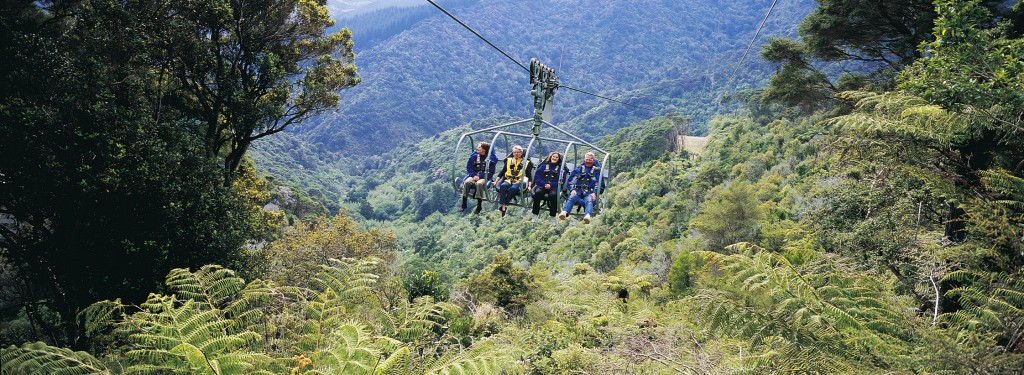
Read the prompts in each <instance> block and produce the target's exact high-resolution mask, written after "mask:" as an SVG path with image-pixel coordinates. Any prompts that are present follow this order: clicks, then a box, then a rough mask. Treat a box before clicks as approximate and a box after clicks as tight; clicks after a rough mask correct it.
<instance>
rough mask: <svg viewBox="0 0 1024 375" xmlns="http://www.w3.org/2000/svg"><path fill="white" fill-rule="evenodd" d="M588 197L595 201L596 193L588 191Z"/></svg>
mask: <svg viewBox="0 0 1024 375" xmlns="http://www.w3.org/2000/svg"><path fill="white" fill-rule="evenodd" d="M590 199H592V200H595V201H596V200H597V194H594V193H590Z"/></svg>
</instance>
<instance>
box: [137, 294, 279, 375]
mask: <svg viewBox="0 0 1024 375" xmlns="http://www.w3.org/2000/svg"><path fill="white" fill-rule="evenodd" d="M202 305H203V304H200V303H197V302H195V301H193V300H186V301H181V300H177V299H176V298H174V297H173V296H160V295H151V296H150V298H149V299H148V300H147V301H146V303H144V304H143V305H142V306H141V307H142V308H143V309H144V310H143V311H140V312H137V313H135V314H132V315H131V316H130V317H129V318H128V319H129V320H130V323H129V324H130V326H131V327H132V329H133V331H134V332H132V333H131V334H130V336H129V339H130V341H131V342H132V343H133V346H134V347H135V349H133V350H130V351H129V352H128V353H127V357H128V359H129V360H130V361H131V363H132V365H131V366H129V367H128V371H129V372H136V371H137V372H139V373H163V372H170V373H202V374H225V373H241V372H260V370H264V369H265V367H266V366H267V365H268V364H269V362H270V358H269V357H267V356H265V355H263V354H261V353H255V352H252V351H251V350H249V349H248V348H249V347H251V345H252V344H253V343H254V342H256V341H257V340H258V339H259V338H260V336H259V335H258V334H256V333H255V332H251V331H243V332H236V333H232V332H231V330H229V328H230V327H231V326H232V324H233V322H232V321H231V320H229V319H226V318H224V317H223V316H222V312H221V311H220V310H217V309H213V308H204V307H203V306H202Z"/></svg>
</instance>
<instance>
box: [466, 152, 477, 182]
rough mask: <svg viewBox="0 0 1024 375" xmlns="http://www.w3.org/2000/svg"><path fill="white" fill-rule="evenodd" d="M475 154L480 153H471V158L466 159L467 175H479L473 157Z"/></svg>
mask: <svg viewBox="0 0 1024 375" xmlns="http://www.w3.org/2000/svg"><path fill="white" fill-rule="evenodd" d="M474 155H478V154H473V155H469V159H468V160H466V177H473V176H476V175H477V174H476V168H473V158H474V157H475V156H474Z"/></svg>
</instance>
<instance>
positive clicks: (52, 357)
mask: <svg viewBox="0 0 1024 375" xmlns="http://www.w3.org/2000/svg"><path fill="white" fill-rule="evenodd" d="M0 374H3V375H22V374H24V375H51V374H54V375H76V374H110V371H109V370H108V369H107V368H106V366H104V365H103V363H102V362H100V361H99V360H97V359H96V358H95V357H93V356H92V355H91V354H89V353H86V352H76V351H73V350H71V349H64V348H57V347H53V346H49V345H46V344H45V343H42V342H33V343H25V344H23V345H22V346H20V347H16V346H9V347H7V348H6V349H3V350H0Z"/></svg>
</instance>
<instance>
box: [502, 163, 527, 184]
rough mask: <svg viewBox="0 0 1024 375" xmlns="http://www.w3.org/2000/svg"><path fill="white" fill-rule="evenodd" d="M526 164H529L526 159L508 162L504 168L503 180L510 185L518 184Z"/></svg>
mask: <svg viewBox="0 0 1024 375" xmlns="http://www.w3.org/2000/svg"><path fill="white" fill-rule="evenodd" d="M526 163H529V161H527V160H526V159H515V158H512V159H510V160H509V162H508V164H509V165H506V166H505V167H506V168H505V180H506V181H509V182H510V183H519V181H522V179H523V171H525V169H526Z"/></svg>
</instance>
